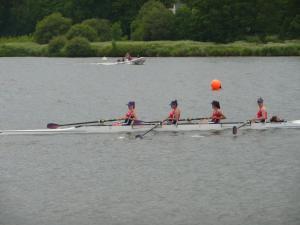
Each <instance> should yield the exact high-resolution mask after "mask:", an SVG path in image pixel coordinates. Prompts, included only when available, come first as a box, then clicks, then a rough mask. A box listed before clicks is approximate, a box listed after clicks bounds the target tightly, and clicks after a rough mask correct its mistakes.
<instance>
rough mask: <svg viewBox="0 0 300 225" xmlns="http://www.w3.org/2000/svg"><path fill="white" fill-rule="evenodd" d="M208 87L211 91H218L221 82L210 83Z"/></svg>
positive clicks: (213, 81)
mask: <svg viewBox="0 0 300 225" xmlns="http://www.w3.org/2000/svg"><path fill="white" fill-rule="evenodd" d="M210 86H211V89H212V90H213V91H218V90H220V89H221V88H222V85H221V81H219V80H216V79H215V80H212V81H211V83H210Z"/></svg>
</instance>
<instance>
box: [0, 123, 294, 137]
mask: <svg viewBox="0 0 300 225" xmlns="http://www.w3.org/2000/svg"><path fill="white" fill-rule="evenodd" d="M241 124H242V122H238V123H220V124H210V123H208V124H207V123H205V124H204V123H199V124H195V123H193V124H179V125H177V126H176V125H162V126H161V127H157V128H156V129H155V131H158V132H185V131H220V130H227V129H232V128H233V127H234V126H237V127H238V126H240V125H241ZM152 127H153V125H149V124H148V125H137V126H101V125H100V126H79V127H67V128H57V129H35V130H2V131H0V135H43V134H47V135H50V134H92V133H107V134H109V133H137V132H140V133H142V132H146V131H147V130H149V129H151V128H152ZM274 128H300V120H294V121H287V122H282V123H252V124H248V125H246V126H244V127H242V128H241V129H253V130H265V129H274Z"/></svg>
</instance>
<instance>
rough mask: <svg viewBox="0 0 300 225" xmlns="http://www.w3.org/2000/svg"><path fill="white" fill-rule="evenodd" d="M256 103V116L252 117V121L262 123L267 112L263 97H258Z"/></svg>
mask: <svg viewBox="0 0 300 225" xmlns="http://www.w3.org/2000/svg"><path fill="white" fill-rule="evenodd" d="M257 104H258V112H257V113H256V118H255V119H253V120H252V121H253V122H261V123H264V122H266V121H267V119H268V113H267V110H266V107H265V106H264V100H263V98H261V97H260V98H258V99H257Z"/></svg>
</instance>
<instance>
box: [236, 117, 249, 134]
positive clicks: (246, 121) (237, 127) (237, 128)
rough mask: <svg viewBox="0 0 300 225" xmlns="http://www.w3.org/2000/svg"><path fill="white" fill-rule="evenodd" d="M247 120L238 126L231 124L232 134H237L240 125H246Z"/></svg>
mask: <svg viewBox="0 0 300 225" xmlns="http://www.w3.org/2000/svg"><path fill="white" fill-rule="evenodd" d="M249 122H250V121H249V120H247V121H246V122H245V123H243V124H242V125H240V126H238V127H237V126H233V128H232V133H233V134H234V135H236V134H237V132H238V129H240V128H242V127H244V126H246V125H247V124H249Z"/></svg>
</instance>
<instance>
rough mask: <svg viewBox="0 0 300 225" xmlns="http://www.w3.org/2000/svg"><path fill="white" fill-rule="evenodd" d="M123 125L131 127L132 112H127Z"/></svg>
mask: <svg viewBox="0 0 300 225" xmlns="http://www.w3.org/2000/svg"><path fill="white" fill-rule="evenodd" d="M125 118H126V119H125V121H124V122H125V125H131V123H132V121H133V119H134V111H131V110H129V111H128V112H127V113H126V115H125Z"/></svg>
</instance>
